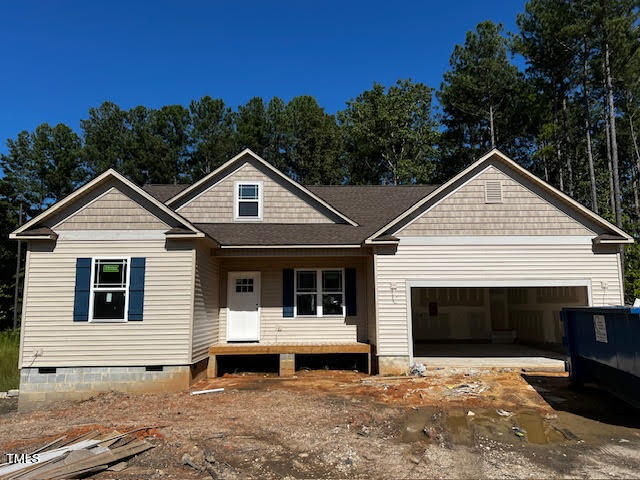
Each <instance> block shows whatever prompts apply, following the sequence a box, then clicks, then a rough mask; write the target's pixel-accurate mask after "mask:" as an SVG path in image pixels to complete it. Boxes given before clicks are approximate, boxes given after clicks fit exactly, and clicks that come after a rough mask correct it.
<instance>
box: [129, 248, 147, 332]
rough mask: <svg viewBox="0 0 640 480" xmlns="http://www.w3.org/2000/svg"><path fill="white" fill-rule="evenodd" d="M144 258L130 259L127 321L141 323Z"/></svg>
mask: <svg viewBox="0 0 640 480" xmlns="http://www.w3.org/2000/svg"><path fill="white" fill-rule="evenodd" d="M145 264H146V258H144V257H135V258H132V259H131V271H130V272H129V321H133V322H140V321H142V313H143V312H142V310H143V307H144V270H145Z"/></svg>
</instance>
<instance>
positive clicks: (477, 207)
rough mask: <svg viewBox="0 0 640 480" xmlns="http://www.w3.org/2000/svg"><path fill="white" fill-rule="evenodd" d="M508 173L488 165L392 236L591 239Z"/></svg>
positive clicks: (586, 230)
mask: <svg viewBox="0 0 640 480" xmlns="http://www.w3.org/2000/svg"><path fill="white" fill-rule="evenodd" d="M510 173H511V172H509V171H508V170H507V169H500V168H498V165H495V164H493V165H489V166H488V167H487V168H485V169H484V170H483V171H481V172H480V173H478V174H477V175H476V176H474V177H472V178H471V179H470V180H468V181H467V182H466V183H464V184H463V185H461V186H460V187H459V188H457V189H455V190H453V191H452V192H451V193H450V194H449V195H448V196H446V197H444V198H443V199H442V200H440V201H439V202H438V203H436V204H434V205H432V206H431V208H428V209H427V210H426V211H425V212H424V213H422V214H421V215H420V216H418V217H416V218H415V219H414V220H413V221H411V222H410V223H409V224H407V225H406V226H405V227H403V228H401V229H400V230H398V232H397V233H396V235H397V236H398V237H419V236H457V235H470V236H481V235H523V236H525V235H526V236H536V235H584V236H595V235H596V234H595V232H594V231H593V230H591V229H589V228H587V227H586V226H585V225H584V224H583V223H581V222H579V221H578V220H576V216H577V215H576V214H574V215H571V214H570V213H571V212H568V211H562V210H560V208H559V207H558V206H557V205H554V203H552V202H551V201H550V200H549V199H545V198H543V196H541V195H540V194H537V193H534V191H532V187H531V186H528V187H529V188H527V186H525V185H526V184H525V183H524V182H523V180H522V179H520V181H519V180H516V179H515V178H514V175H513V174H510ZM521 182H522V183H521Z"/></svg>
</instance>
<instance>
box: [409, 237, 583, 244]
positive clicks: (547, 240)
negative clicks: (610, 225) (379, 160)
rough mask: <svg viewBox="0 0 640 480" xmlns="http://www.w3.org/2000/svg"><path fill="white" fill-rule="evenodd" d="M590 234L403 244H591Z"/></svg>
mask: <svg viewBox="0 0 640 480" xmlns="http://www.w3.org/2000/svg"><path fill="white" fill-rule="evenodd" d="M592 240H593V237H592V236H590V235H563V236H551V235H549V236H541V235H478V236H465V235H454V236H432V237H402V244H403V245H590V244H591V243H592Z"/></svg>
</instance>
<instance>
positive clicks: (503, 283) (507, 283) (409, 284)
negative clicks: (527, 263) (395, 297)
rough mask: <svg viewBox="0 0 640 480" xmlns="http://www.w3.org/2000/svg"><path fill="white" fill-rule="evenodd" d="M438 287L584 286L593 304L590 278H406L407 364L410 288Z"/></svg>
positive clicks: (410, 335) (410, 343) (410, 342)
mask: <svg viewBox="0 0 640 480" xmlns="http://www.w3.org/2000/svg"><path fill="white" fill-rule="evenodd" d="M420 287H424V288H438V287H442V288H445V287H477V288H487V287H489V288H491V287H493V288H495V287H503V288H508V287H516V288H522V287H529V288H536V287H586V288H587V301H588V302H589V306H592V305H593V300H592V296H591V280H590V279H588V278H585V279H584V280H575V279H574V280H538V279H531V280H529V279H520V280H444V281H443V280H420V279H416V280H407V281H406V303H407V340H408V345H407V347H408V351H409V365H413V322H412V318H411V317H412V312H411V303H412V302H411V295H412V288H420Z"/></svg>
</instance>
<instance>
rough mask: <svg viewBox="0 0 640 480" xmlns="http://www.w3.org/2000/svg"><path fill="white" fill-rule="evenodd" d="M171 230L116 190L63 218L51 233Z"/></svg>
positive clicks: (112, 189) (109, 191) (110, 190)
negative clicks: (65, 231)
mask: <svg viewBox="0 0 640 480" xmlns="http://www.w3.org/2000/svg"><path fill="white" fill-rule="evenodd" d="M169 228H170V227H169V226H168V225H167V224H166V223H164V222H161V221H160V220H159V219H158V218H157V217H155V216H154V215H152V214H151V213H149V212H148V211H147V210H145V209H144V208H142V207H141V206H140V205H138V204H137V203H136V202H134V201H133V200H131V199H130V198H129V197H127V196H126V195H124V194H123V193H122V192H121V191H120V190H118V189H117V188H116V187H113V188H111V189H109V190H108V191H107V192H106V193H104V194H102V195H101V196H100V197H98V198H96V199H95V200H93V201H92V202H91V203H88V204H87V205H86V206H85V207H83V208H81V209H80V210H78V211H77V212H76V213H74V214H73V215H71V216H69V217H67V218H65V219H64V220H63V221H62V222H61V223H59V224H58V225H56V226H55V227H54V230H168V229H169Z"/></svg>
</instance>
